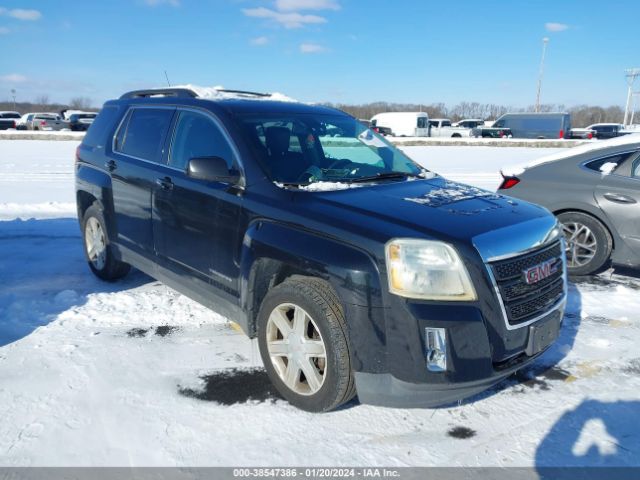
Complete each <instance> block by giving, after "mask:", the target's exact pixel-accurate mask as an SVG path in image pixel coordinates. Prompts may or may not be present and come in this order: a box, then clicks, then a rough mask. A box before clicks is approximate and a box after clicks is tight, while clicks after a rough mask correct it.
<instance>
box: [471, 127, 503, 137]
mask: <svg viewBox="0 0 640 480" xmlns="http://www.w3.org/2000/svg"><path fill="white" fill-rule="evenodd" d="M469 136H471V137H475V138H512V137H513V132H512V131H511V129H510V128H505V127H487V126H483V125H478V126H477V127H474V128H472V129H471V132H470V133H469Z"/></svg>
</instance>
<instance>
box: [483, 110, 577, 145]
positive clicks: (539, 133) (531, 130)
mask: <svg viewBox="0 0 640 480" xmlns="http://www.w3.org/2000/svg"><path fill="white" fill-rule="evenodd" d="M492 128H494V129H495V128H497V129H503V128H508V129H509V130H511V134H512V136H513V137H514V138H539V139H543V138H564V136H565V133H568V132H569V130H571V115H570V114H568V113H505V114H504V115H502V116H501V117H500V118H498V120H496V122H495V123H494V124H493V127H492Z"/></svg>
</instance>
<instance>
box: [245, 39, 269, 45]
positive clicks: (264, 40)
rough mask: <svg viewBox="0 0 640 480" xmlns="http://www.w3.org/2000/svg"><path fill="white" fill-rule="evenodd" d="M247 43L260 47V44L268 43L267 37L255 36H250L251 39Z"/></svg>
mask: <svg viewBox="0 0 640 480" xmlns="http://www.w3.org/2000/svg"><path fill="white" fill-rule="evenodd" d="M249 43H250V44H251V45H254V46H256V47H260V46H262V45H266V44H267V43H269V38H268V37H255V38H252V39H251V40H249Z"/></svg>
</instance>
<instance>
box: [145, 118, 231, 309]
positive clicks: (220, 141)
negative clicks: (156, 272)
mask: <svg viewBox="0 0 640 480" xmlns="http://www.w3.org/2000/svg"><path fill="white" fill-rule="evenodd" d="M170 143H171V145H170V148H169V158H168V165H166V166H164V167H162V169H161V171H159V172H158V173H159V175H158V176H157V179H156V182H157V184H156V185H154V193H153V231H154V238H155V248H156V252H157V254H158V255H159V256H160V257H161V258H162V260H163V263H165V264H168V265H170V268H171V269H172V270H173V271H175V272H183V273H187V274H188V275H190V276H195V277H197V278H200V279H201V280H203V281H205V282H207V283H208V284H210V285H213V286H214V287H216V288H217V290H218V292H217V293H222V294H223V295H224V294H225V293H227V294H229V293H232V292H233V293H232V296H233V295H235V292H237V288H238V286H237V281H238V273H239V267H238V265H237V262H236V261H237V256H236V254H237V251H238V248H237V246H238V245H239V243H240V239H239V238H238V232H239V228H238V225H239V223H240V218H239V216H240V201H241V197H240V196H239V195H238V191H236V190H235V189H234V188H233V187H232V186H230V185H229V184H227V183H222V182H206V181H202V180H195V179H193V178H191V177H189V176H188V175H187V164H188V162H189V159H191V158H196V157H214V156H215V157H221V158H223V159H225V160H226V161H227V165H228V166H229V168H231V167H232V166H234V165H236V164H237V155H236V154H235V149H234V148H233V146H232V144H231V143H230V141H229V139H228V136H227V135H226V133H225V130H224V127H223V126H222V125H221V124H220V123H219V122H218V121H217V119H215V118H214V117H213V116H212V115H210V114H209V113H208V112H204V111H197V110H188V109H180V110H179V111H178V113H177V117H176V121H175V127H174V129H173V134H172V138H171V142H170Z"/></svg>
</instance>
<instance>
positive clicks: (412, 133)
mask: <svg viewBox="0 0 640 480" xmlns="http://www.w3.org/2000/svg"><path fill="white" fill-rule="evenodd" d="M371 126H372V127H386V128H390V129H391V135H393V136H394V137H427V136H429V115H427V114H426V113H424V112H387V113H379V114H377V115H374V116H373V117H372V118H371Z"/></svg>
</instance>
